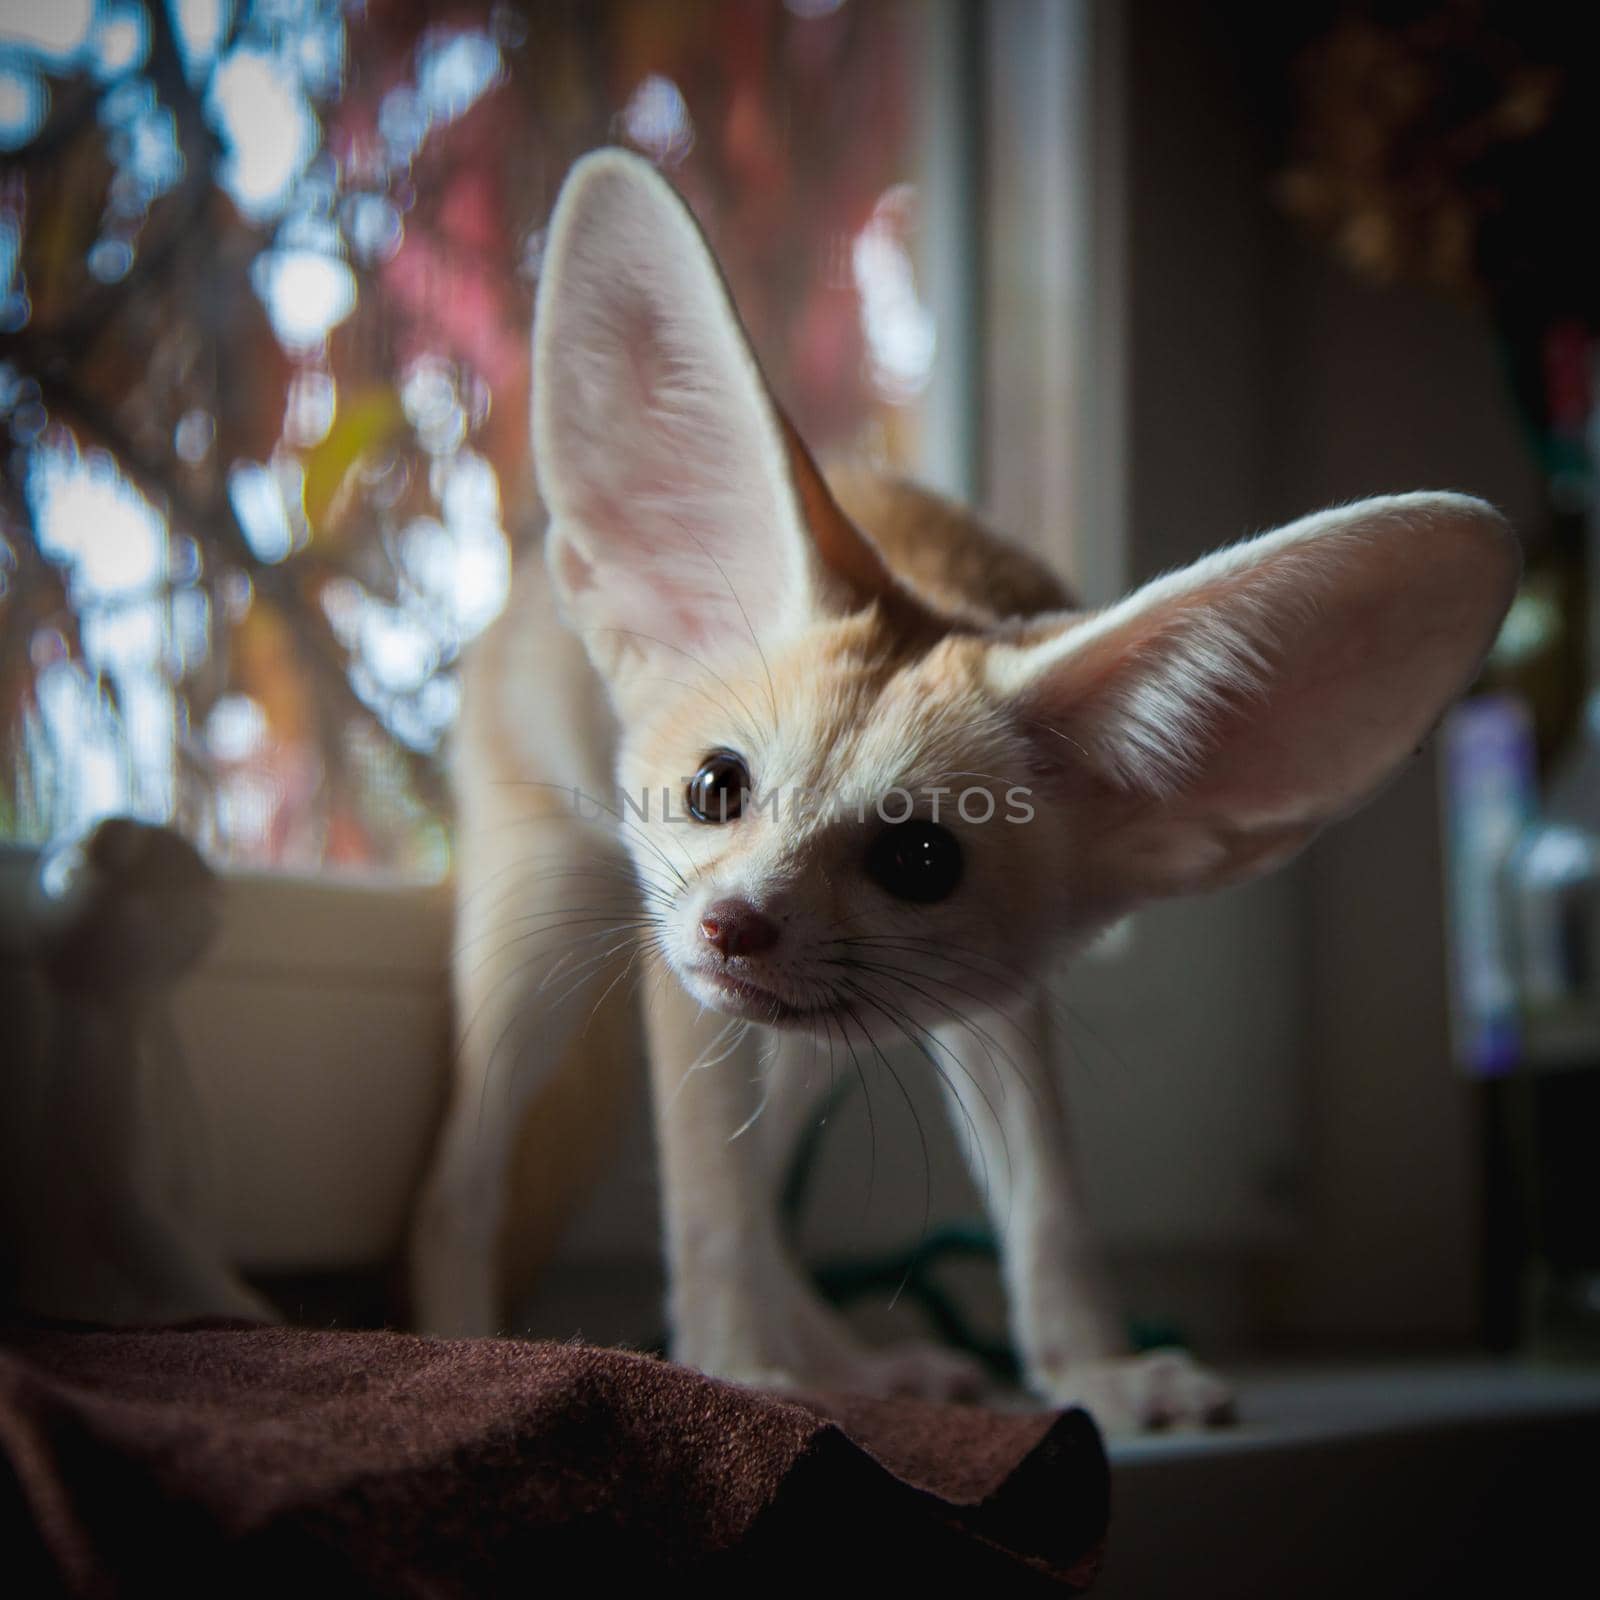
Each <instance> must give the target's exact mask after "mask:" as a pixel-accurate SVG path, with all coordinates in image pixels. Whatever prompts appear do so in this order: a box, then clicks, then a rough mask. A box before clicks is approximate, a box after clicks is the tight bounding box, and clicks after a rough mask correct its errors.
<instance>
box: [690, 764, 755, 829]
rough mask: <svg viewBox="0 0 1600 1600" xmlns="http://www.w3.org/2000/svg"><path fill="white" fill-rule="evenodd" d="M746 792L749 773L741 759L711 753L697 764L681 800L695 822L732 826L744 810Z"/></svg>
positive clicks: (748, 789) (748, 783)
mask: <svg viewBox="0 0 1600 1600" xmlns="http://www.w3.org/2000/svg"><path fill="white" fill-rule="evenodd" d="M749 792H750V769H749V767H747V766H746V765H745V764H744V757H743V756H736V755H735V754H734V753H733V752H732V751H731V750H714V751H713V752H712V753H711V754H710V755H708V756H707V757H706V758H705V760H704V761H702V762H701V763H700V770H699V771H698V772H697V773H695V775H694V776H693V777H692V778H691V779H690V780H689V788H688V791H687V793H686V794H685V796H684V799H685V802H686V804H687V805H688V807H689V815H690V816H691V817H693V818H694V820H695V821H696V822H732V821H733V819H734V818H735V817H736V816H738V815H739V813H740V812H741V811H742V810H743V809H744V797H745V796H746V795H747V794H748V793H749Z"/></svg>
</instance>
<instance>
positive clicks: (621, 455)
mask: <svg viewBox="0 0 1600 1600" xmlns="http://www.w3.org/2000/svg"><path fill="white" fill-rule="evenodd" d="M533 422H534V457H535V464H536V467H537V470H538V474H539V485H540V490H541V492H542V493H543V495H544V498H545V501H546V504H547V505H548V507H549V509H550V513H551V527H550V533H549V538H548V545H547V551H546V556H547V561H548V563H549V566H550V570H551V574H552V577H553V579H554V582H555V586H556V590H557V593H558V595H559V596H560V598H561V600H562V603H563V606H564V609H565V611H566V613H567V616H568V619H569V620H570V621H571V622H572V623H573V624H574V625H575V626H576V627H577V628H578V629H579V630H580V631H582V632H583V633H584V635H585V640H586V642H587V643H588V644H589V645H590V648H591V651H594V652H598V654H599V656H601V657H604V658H606V659H608V660H612V661H614V660H615V659H616V657H617V655H618V641H619V640H631V641H632V644H631V646H630V648H631V649H633V650H635V651H637V652H640V653H643V654H646V655H648V654H649V653H650V651H652V650H653V649H659V648H664V649H666V650H668V651H675V652H677V653H679V654H680V655H681V654H685V653H687V654H690V655H693V656H695V657H696V658H702V657H704V656H705V655H708V654H712V655H714V654H716V653H717V650H718V649H719V647H722V646H726V645H729V644H731V645H733V646H734V647H739V646H741V645H743V646H744V647H748V645H749V642H750V640H751V638H752V636H754V637H756V638H759V639H760V640H761V641H763V642H766V641H769V640H772V639H775V638H780V637H781V636H782V635H783V634H784V633H785V632H786V631H787V630H789V629H790V628H792V627H794V626H796V625H799V624H801V623H803V622H804V621H805V620H807V619H808V618H809V617H811V616H812V615H813V614H815V612H816V611H818V610H819V609H822V608H826V607H829V606H831V605H835V604H840V603H844V604H848V603H850V602H851V601H852V600H854V599H855V598H856V597H857V596H858V595H859V594H860V592H861V591H863V590H867V591H871V590H874V589H875V588H878V587H881V586H884V585H887V584H889V583H891V582H892V580H891V579H889V577H888V574H887V570H886V569H885V568H884V566H883V563H882V561H881V558H880V557H879V556H878V554H877V551H876V550H875V548H874V547H873V546H872V545H871V543H870V541H868V540H866V539H865V538H864V537H863V536H862V535H861V534H860V533H859V532H858V531H857V530H856V529H855V528H854V526H853V525H852V524H850V523H849V521H848V520H847V519H846V518H845V517H844V516H843V514H842V513H841V512H840V511H839V509H838V507H837V506H836V505H835V504H834V502H833V500H832V497H831V496H830V495H829V493H828V491H827V488H826V486H825V485H824V484H823V482H822V479H821V477H820V475H819V474H818V473H817V471H816V468H815V467H814V466H813V464H812V462H811V459H810V457H809V456H808V455H807V454H806V453H805V450H804V448H803V446H801V444H800V442H799V439H798V437H797V436H795V434H794V433H793V430H792V429H790V428H789V426H788V424H787V422H786V421H785V419H784V418H783V416H782V414H781V413H780V412H779V411H778V408H777V407H776V406H775V405H774V404H773V402H772V399H771V397H770V395H769V394H768V392H767V386H766V383H765V381H764V379H763V378H762V376H761V372H760V370H759V369H758V367H757V365H756V361H755V357H754V355H753V354H752V352H751V349H750V345H749V341H748V340H747V339H746V338H745V334H744V330H743V328H741V327H740V325H739V319H738V317H737V316H736V314H735V312H734V309H733V306H732V303H731V302H730V300H729V298H728V293H727V290H726V288H725V287H724V285H723V282H722V278H721V275H720V274H719V273H718V271H717V266H716V263H715V261H714V260H713V259H712V256H711V252H710V250H709V249H708V248H707V245H706V242H705V240H704V238H703V237H702V236H701V233H700V230H699V228H698V227H697V226H696V224H695V222H694V219H693V218H692V217H691V216H690V214H689V211H688V209H687V207H686V206H685V205H684V204H683V202H682V201H681V200H680V199H679V198H678V196H677V195H676V194H675V193H674V192H673V191H672V189H671V188H670V187H669V186H668V184H667V183H666V181H665V180H664V179H663V178H661V177H660V176H659V175H658V174H657V173H656V172H655V171H654V169H653V168H651V167H650V165H649V164H648V163H647V162H645V161H643V160H641V159H640V158H639V157H637V156H633V155H629V154H627V153H626V152H624V151H621V150H601V151H597V152H595V153H593V154H591V155H588V156H586V157H584V159H583V160H582V161H580V162H579V163H578V164H577V165H576V166H575V167H574V168H573V170H572V173H571V174H570V176H569V177H568V179H567V181H566V184H565V185H564V186H563V188H562V191H561V195H560V198H559V199H558V201H557V204H556V209H555V213H554V215H553V217H552V219H551V224H550V238H549V244H548V246H547V248H546V251H545V259H544V268H543V272H542V275H541V280H540V286H539V301H538V307H537V310H536V314H535V318H534V393H533ZM606 639H609V640H610V641H611V643H610V644H609V645H607V644H605V643H604V642H603V641H604V640H606Z"/></svg>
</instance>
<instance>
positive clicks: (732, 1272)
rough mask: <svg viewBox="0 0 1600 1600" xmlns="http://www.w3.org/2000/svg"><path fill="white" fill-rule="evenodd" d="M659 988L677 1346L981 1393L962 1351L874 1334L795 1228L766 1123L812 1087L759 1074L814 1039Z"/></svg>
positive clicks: (839, 1379) (799, 1062)
mask: <svg viewBox="0 0 1600 1600" xmlns="http://www.w3.org/2000/svg"><path fill="white" fill-rule="evenodd" d="M647 989H648V998H647V1001H646V1025H647V1029H648V1036H649V1048H650V1077H651V1089H652V1094H653V1097H654V1103H655V1120H656V1143H657V1150H658V1159H659V1161H660V1166H661V1206H662V1221H663V1227H664V1229H665V1234H666V1241H665V1242H666V1258H667V1276H668V1284H669V1288H668V1319H669V1321H670V1323H671V1327H672V1355H673V1358H674V1359H675V1360H678V1361H682V1362H684V1363H686V1364H687V1365H689V1366H693V1367H698V1368H699V1369H700V1370H701V1371H702V1372H708V1373H710V1374H712V1375H713V1376H715V1377H722V1378H732V1379H735V1380H737V1381H739V1382H742V1383H750V1384H755V1385H757V1386H759V1387H763V1388H778V1389H803V1388H809V1389H839V1390H846V1391H851V1392H857V1393H866V1394H880V1395H882V1394H915V1395H920V1396H922V1397H924V1398H931V1399H944V1400H950V1399H967V1398H972V1397H973V1396H974V1395H975V1394H976V1393H977V1391H978V1389H979V1388H980V1387H981V1382H982V1380H981V1375H980V1374H979V1373H978V1372H977V1370H976V1369H975V1368H974V1366H973V1365H972V1364H971V1363H970V1362H969V1361H967V1359H966V1358H965V1357H962V1356H960V1355H957V1354H956V1353H955V1352H953V1351H947V1350H942V1349H940V1348H938V1347H936V1346H931V1345H923V1344H917V1345H905V1346H898V1347H894V1348H890V1349H886V1350H878V1349H871V1348H869V1347H867V1346H866V1345H864V1344H863V1343H862V1342H861V1341H860V1340H859V1339H858V1338H857V1337H856V1335H855V1334H854V1333H853V1332H852V1331H851V1329H850V1328H849V1327H848V1326H847V1325H846V1324H845V1323H844V1321H843V1320H842V1319H841V1318H840V1316H839V1315H838V1313H837V1312H835V1311H834V1310H833V1309H832V1308H831V1307H829V1306H827V1305H826V1304H824V1302H823V1301H822V1300H821V1298H820V1297H819V1296H818V1295H817V1293H816V1291H815V1289H814V1288H813V1287H812V1285H811V1284H810V1282H809V1281H808V1280H807V1279H806V1277H805V1275H804V1273H803V1272H802V1271H801V1269H800V1267H799V1265H798V1263H797V1262H796V1261H795V1260H794V1258H793V1256H792V1255H791V1254H790V1252H789V1249H788V1247H787V1245H786V1244H785V1242H784V1240H783V1237H782V1233H781V1230H780V1228H779V1224H778V1216H777V1209H776V1192H777V1183H776V1182H775V1172H774V1163H773V1157H774V1156H777V1157H778V1158H779V1161H778V1170H781V1161H782V1157H783V1155H784V1154H785V1153H786V1146H787V1140H786V1138H783V1137H779V1136H777V1134H778V1130H777V1129H775V1128H774V1127H772V1126H770V1125H767V1124H769V1123H770V1122H771V1121H772V1119H773V1118H776V1119H777V1120H779V1121H782V1122H784V1123H786V1124H789V1125H790V1126H791V1127H792V1122H793V1119H794V1116H795V1115H796V1114H803V1111H801V1108H802V1107H803V1105H804V1101H805V1096H804V1093H803V1091H802V1092H800V1093H798V1094H796V1093H795V1092H793V1091H794V1090H795V1087H796V1086H795V1085H794V1084H793V1083H792V1082H791V1083H788V1084H786V1085H780V1086H779V1087H778V1088H777V1089H776V1090H775V1091H774V1092H773V1093H772V1094H771V1095H770V1096H764V1095H763V1094H762V1092H761V1090H760V1083H759V1079H760V1077H761V1074H762V1072H763V1071H765V1072H766V1073H769V1074H771V1073H776V1074H779V1075H780V1076H782V1075H793V1074H804V1072H805V1070H806V1065H807V1060H806V1059H804V1058H809V1056H810V1054H811V1053H812V1051H813V1046H812V1044H811V1042H810V1041H809V1040H808V1039H805V1038H803V1037H800V1036H796V1035H782V1036H777V1037H774V1036H772V1035H763V1034H762V1031H761V1030H758V1029H756V1028H753V1027H750V1026H748V1025H747V1024H744V1023H739V1022H731V1021H730V1020H729V1019H728V1018H727V1017H724V1016H720V1015H718V1014H716V1013H714V1012H708V1011H705V1010H703V1009H702V1008H701V1007H700V1006H699V1005H697V1004H696V1003H695V1002H694V1001H693V1000H691V999H690V998H689V996H688V995H686V994H685V993H684V991H683V990H682V989H681V988H680V987H679V985H678V983H677V981H676V979H674V978H673V977H672V976H671V974H670V973H666V972H662V971H659V970H658V971H657V972H655V973H654V974H653V975H652V976H651V977H650V978H649V979H648V980H647ZM740 1030H743V1033H742V1034H741V1031H740ZM763 1043H764V1045H765V1049H766V1051H767V1054H768V1057H769V1059H768V1060H767V1062H766V1064H765V1066H764V1067H763V1065H762V1062H761V1059H760V1052H761V1050H762V1047H763ZM764 1099H766V1100H767V1103H766V1104H765V1105H763V1100H764ZM753 1116H754V1117H756V1118H757V1121H756V1123H755V1124H754V1125H753V1124H752V1120H751V1119H752V1117H753ZM762 1119H765V1121H763V1120H762Z"/></svg>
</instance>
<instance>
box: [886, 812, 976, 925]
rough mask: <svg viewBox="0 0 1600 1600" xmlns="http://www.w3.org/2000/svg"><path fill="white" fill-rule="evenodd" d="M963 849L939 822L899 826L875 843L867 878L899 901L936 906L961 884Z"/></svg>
mask: <svg viewBox="0 0 1600 1600" xmlns="http://www.w3.org/2000/svg"><path fill="white" fill-rule="evenodd" d="M961 865H962V863H961V845H960V842H959V841H958V840H957V839H956V836H955V835H954V834H953V833H951V831H950V830H949V829H948V828H941V827H940V826H939V824H938V823H937V822H923V821H920V820H916V819H913V820H912V821H910V822H897V823H893V824H892V825H891V826H889V827H887V828H885V829H884V830H883V832H882V833H880V834H879V835H878V837H877V838H876V839H874V840H873V841H872V848H871V849H870V850H868V852H867V876H868V877H869V878H871V879H872V881H873V882H874V883H876V884H877V885H878V886H879V887H880V888H883V889H887V890H888V891H889V893H890V894H892V895H893V896H894V897H895V898H896V899H897V900H916V901H919V902H920V903H921V904H923V905H932V904H933V902H934V901H935V900H946V899H948V898H949V897H950V896H951V895H953V894H954V893H955V892H956V887H957V885H958V884H959V883H960V882H961Z"/></svg>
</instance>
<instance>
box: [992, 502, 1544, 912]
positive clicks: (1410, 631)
mask: <svg viewBox="0 0 1600 1600" xmlns="http://www.w3.org/2000/svg"><path fill="white" fill-rule="evenodd" d="M1518 565H1519V560H1518V554H1517V547H1516V543H1515V541H1514V539H1513V537H1512V535H1511V533H1510V530H1509V528H1508V527H1507V525H1506V523H1505V522H1504V520H1503V519H1502V518H1501V517H1500V516H1499V514H1498V513H1497V512H1495V511H1494V510H1492V509H1491V508H1490V507H1489V506H1487V505H1485V504H1484V503H1483V502H1482V501H1480V500H1473V499H1469V498H1468V497H1466V496H1464V495H1454V494H1410V495H1397V496H1392V497H1386V498H1382V499H1376V500H1367V501H1363V502H1361V503H1360V504H1358V505H1353V506H1347V507H1343V508H1341V509H1339V510H1334V511H1325V512H1323V513H1321V514H1320V515H1317V516H1313V517H1307V518H1305V519H1304V520H1303V521H1300V522H1296V523H1293V524H1291V525H1290V526H1289V527H1286V528H1283V529H1280V530H1279V531H1278V532H1276V533H1271V534H1266V535H1264V536H1262V537H1261V538H1259V539H1255V540H1253V541H1251V542H1249V543H1247V544H1242V545H1238V546H1235V547H1234V548H1232V549H1229V550H1223V551H1220V552H1218V553H1217V554H1215V555H1212V556H1209V557H1207V558H1206V559H1204V560H1202V561H1200V562H1198V563H1196V564H1195V565H1194V566H1192V567H1189V568H1186V569H1184V570H1183V571H1180V572H1176V573H1173V574H1171V575H1169V576H1167V577H1164V578H1159V579H1157V580H1156V581H1155V582H1153V583H1151V584H1149V585H1147V586H1146V587H1145V588H1143V589H1141V590H1139V591H1138V592H1137V593H1135V594H1134V595H1132V596H1131V597H1130V598H1129V599H1127V600H1125V601H1123V602H1122V603H1121V604H1119V605H1117V606H1114V607H1112V608H1111V609H1110V610H1108V611H1105V612H1102V613H1100V614H1099V615H1097V616H1093V617H1090V618H1087V619H1084V620H1081V621H1076V622H1068V623H1066V624H1064V626H1063V627H1062V629H1061V630H1060V631H1059V632H1058V633H1056V634H1055V635H1054V636H1052V637H1050V638H1047V639H1046V640H1044V641H1043V642H1041V643H1035V644H1032V645H1029V646H997V647H994V648H993V649H991V651H990V655H989V663H988V672H989V682H990V686H991V689H992V690H993V692H995V693H996V694H997V695H999V696H1001V697H1003V698H1004V700H1005V702H1006V703H1007V705H1008V707H1009V708H1010V710H1011V711H1012V713H1013V715H1014V716H1015V718H1016V720H1017V724H1018V727H1019V730H1020V731H1021V732H1022V733H1023V734H1024V735H1025V736H1026V737H1027V738H1028V739H1029V740H1030V741H1032V742H1033V746H1034V749H1035V751H1036V754H1037V756H1038V758H1039V761H1040V765H1041V767H1043V768H1044V769H1045V770H1046V771H1047V772H1050V773H1052V774H1053V775H1054V780H1055V781H1056V782H1058V783H1059V784H1061V785H1062V786H1063V787H1062V789H1061V791H1060V792H1061V793H1063V794H1067V793H1071V794H1072V795H1074V796H1076V797H1077V798H1079V799H1081V800H1083V801H1084V805H1083V806H1081V807H1075V808H1074V810H1073V814H1074V815H1075V816H1077V817H1078V818H1079V819H1080V825H1081V826H1083V827H1084V828H1085V830H1086V833H1087V836H1086V837H1084V838H1082V839H1081V840H1079V841H1076V844H1078V845H1081V856H1082V858H1083V862H1084V865H1085V867H1086V869H1087V870H1088V872H1089V873H1090V874H1091V875H1092V877H1093V880H1094V881H1095V883H1096V884H1097V886H1098V887H1099V888H1101V889H1103V890H1104V891H1105V892H1106V893H1108V894H1109V895H1110V896H1111V897H1113V898H1115V897H1117V896H1127V897H1130V898H1143V897H1147V896H1151V895H1163V894H1176V893H1180V892H1183V891H1186V890H1195V889H1209V888H1216V887H1220V886H1221V885H1223V884H1227V883H1232V882H1237V881H1240V880H1242V879H1244V878H1247V877H1251V876H1253V875H1254V874H1256V873H1258V872H1263V871H1265V870H1267V869H1268V868H1270V867H1274V866H1276V865H1278V864H1279V863H1280V862H1282V861H1285V860H1287V859H1288V857H1290V856H1291V855H1293V854H1294V853H1295V851H1297V850H1298V849H1299V848H1300V847H1301V846H1302V845H1303V844H1305V843H1306V841H1307V840H1309V839H1310V838H1311V836H1312V835H1313V834H1314V833H1315V832H1316V831H1317V830H1318V829H1319V828H1320V827H1321V826H1322V825H1323V824H1324V823H1326V822H1329V821H1331V820H1333V819H1334V818H1335V817H1337V816H1339V815H1341V814H1343V813H1345V812H1347V811H1350V810H1352V809H1353V808H1354V807H1356V806H1357V805H1359V804H1360V803H1361V802H1362V801H1363V800H1365V799H1367V798H1368V796H1370V795H1371V794H1372V793H1373V792H1374V791H1375V790H1376V789H1377V788H1378V787H1379V786H1380V785H1381V784H1382V783H1383V782H1384V780H1385V779H1386V778H1387V777H1388V776H1389V775H1390V774H1391V773H1392V772H1393V771H1394V770H1395V768H1396V767H1398V766H1399V764H1400V763H1401V762H1402V761H1403V760H1404V759H1405V758H1406V757H1407V756H1408V755H1410V754H1411V753H1412V752H1413V751H1414V750H1415V749H1416V747H1417V746H1418V744H1419V743H1420V742H1421V741H1422V739H1423V738H1425V737H1426V735H1427V734H1428V732H1429V731H1430V729H1431V728H1432V727H1433V724H1434V722H1435V721H1436V720H1437V718H1438V717H1439V715H1440V713H1441V712H1442V711H1443V710H1444V708H1445V706H1446V705H1447V704H1448V703H1449V702H1450V700H1451V699H1453V698H1454V697H1455V696H1456V695H1457V694H1459V693H1460V692H1461V691H1462V690H1463V689H1464V688H1466V686H1467V684H1468V683H1469V682H1470V681H1471V679H1472V677H1473V675H1474V673H1475V672H1476V670H1477V668H1478V665H1479V663H1480V662H1481V661H1482V659H1483V656H1484V653H1485V652H1486V651H1487V650H1488V648H1489V645H1490V644H1491V642H1492V641H1493V639H1494V636H1495V632H1496V630H1497V628H1498V627H1499V625H1500V621H1501V618H1502V617H1503V616H1504V614H1505V611H1506V608H1507V606H1508V605H1509V604H1510V601H1511V596H1512V591H1513V589H1514V587H1515V584H1516V580H1517V572H1518ZM1047 781H1049V780H1047Z"/></svg>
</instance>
